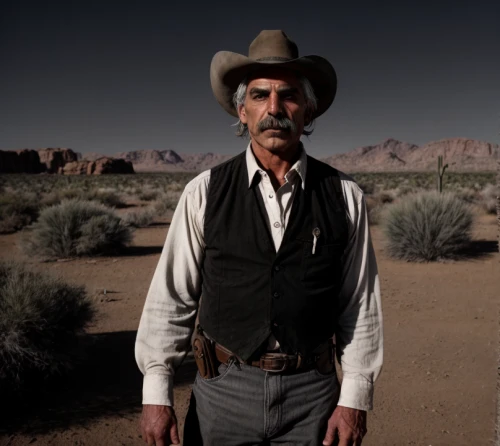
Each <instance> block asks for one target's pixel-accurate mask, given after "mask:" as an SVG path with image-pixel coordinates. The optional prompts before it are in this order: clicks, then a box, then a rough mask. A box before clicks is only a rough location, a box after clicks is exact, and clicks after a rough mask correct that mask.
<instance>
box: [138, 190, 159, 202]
mask: <svg viewBox="0 0 500 446" xmlns="http://www.w3.org/2000/svg"><path fill="white" fill-rule="evenodd" d="M159 194H160V193H159V192H158V191H157V190H153V189H144V190H139V191H138V193H137V198H139V200H141V201H153V200H156V199H157V198H158V195H159Z"/></svg>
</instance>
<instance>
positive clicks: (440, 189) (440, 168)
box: [438, 155, 448, 192]
mask: <svg viewBox="0 0 500 446" xmlns="http://www.w3.org/2000/svg"><path fill="white" fill-rule="evenodd" d="M447 167H448V164H445V165H444V167H443V156H442V155H439V156H438V192H443V176H444V172H445V170H446V168H447Z"/></svg>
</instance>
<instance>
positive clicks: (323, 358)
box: [215, 342, 334, 373]
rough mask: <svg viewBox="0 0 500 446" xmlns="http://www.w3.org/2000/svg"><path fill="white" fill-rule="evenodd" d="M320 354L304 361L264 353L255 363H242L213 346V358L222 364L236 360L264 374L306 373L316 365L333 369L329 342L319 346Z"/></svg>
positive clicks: (294, 357)
mask: <svg viewBox="0 0 500 446" xmlns="http://www.w3.org/2000/svg"><path fill="white" fill-rule="evenodd" d="M318 350H320V353H318V354H317V355H313V356H311V357H309V358H308V359H306V360H305V359H304V358H303V357H302V356H301V355H299V354H297V355H287V354H285V353H272V352H270V353H264V354H263V355H262V356H261V357H260V358H259V359H257V360H255V361H250V360H248V361H243V360H242V359H241V358H239V357H238V356H237V355H235V354H234V353H232V352H231V351H229V350H228V349H227V348H225V347H223V346H222V345H220V344H217V343H216V344H215V356H216V357H217V359H218V360H219V361H220V362H222V363H224V364H229V362H230V361H231V360H234V359H236V360H238V362H240V363H242V364H247V365H251V366H253V367H258V368H260V369H261V370H264V371H266V372H274V373H283V372H293V371H299V370H300V371H306V370H311V369H313V368H316V367H318V364H326V363H328V364H331V365H332V368H333V364H334V363H333V356H334V355H333V344H332V343H331V342H328V343H325V344H324V345H321V346H320V347H319V348H318Z"/></svg>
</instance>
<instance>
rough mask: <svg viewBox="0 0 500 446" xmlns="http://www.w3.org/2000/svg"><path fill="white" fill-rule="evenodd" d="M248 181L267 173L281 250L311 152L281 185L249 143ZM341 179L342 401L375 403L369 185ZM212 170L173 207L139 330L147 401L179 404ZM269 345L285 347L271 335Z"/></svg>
mask: <svg viewBox="0 0 500 446" xmlns="http://www.w3.org/2000/svg"><path fill="white" fill-rule="evenodd" d="M246 162H247V170H248V175H249V178H248V180H249V184H250V183H251V182H252V180H253V178H254V176H255V175H260V177H261V179H260V182H259V188H260V192H261V194H262V197H263V200H264V204H265V208H266V211H267V220H268V221H267V223H268V225H269V229H270V231H271V234H272V237H273V241H274V244H275V248H276V250H278V249H279V246H280V244H281V241H282V239H283V235H284V232H285V229H286V226H287V223H288V219H289V216H290V210H291V207H292V203H293V197H294V193H295V192H296V190H297V188H298V187H302V188H304V187H307V186H306V178H305V177H306V171H307V157H306V154H305V150H304V149H302V152H301V156H300V159H299V160H298V161H297V162H296V163H295V164H294V165H293V166H292V167H291V169H290V170H289V171H288V173H287V174H286V175H285V178H284V180H285V182H284V184H283V185H282V186H281V187H280V188H279V189H278V190H274V188H273V186H272V184H271V180H270V178H269V176H268V175H267V173H266V172H265V171H264V170H263V169H261V168H260V167H259V165H258V163H257V160H256V159H255V156H254V154H253V152H252V149H251V146H250V144H249V145H248V147H247V150H246ZM340 175H341V177H340V178H341V185H342V190H343V195H344V200H345V203H346V207H347V209H346V211H347V217H348V226H349V240H348V243H347V248H346V250H345V253H344V259H343V260H344V262H343V264H344V267H343V268H344V269H343V276H342V277H343V279H342V288H341V291H340V294H339V296H337V297H335V296H332V299H334V298H337V299H339V303H340V305H339V309H340V311H339V318H338V323H337V327H338V328H337V331H336V333H335V338H336V347H337V356H338V357H339V358H340V362H341V367H342V374H343V380H342V386H341V392H340V399H339V402H338V404H339V405H341V406H345V407H351V408H355V409H361V410H371V409H372V408H373V385H374V382H375V380H376V379H377V377H378V375H379V373H380V371H381V368H382V361H383V334H382V309H381V299H380V286H379V278H378V271H377V264H376V259H375V254H374V251H373V246H372V243H371V239H370V232H369V227H368V217H367V211H366V205H365V200H364V197H363V193H362V191H361V189H360V188H359V187H358V185H357V184H356V183H355V182H354V180H352V179H351V178H350V177H348V176H347V175H345V174H342V173H341V174H340ZM209 182H210V170H207V171H205V172H203V173H201V174H200V175H198V176H197V177H196V178H194V179H193V180H192V181H190V182H189V183H188V184H187V186H186V188H185V190H184V192H183V194H182V196H181V198H180V200H179V203H178V205H177V208H176V210H175V212H174V216H173V218H172V222H171V225H170V229H169V231H168V235H167V238H166V241H165V245H164V247H163V250H162V253H161V256H160V260H159V262H158V265H157V267H156V270H155V273H154V276H153V279H152V282H151V285H150V287H149V291H148V294H147V297H146V303H145V305H144V310H143V313H142V317H141V321H140V324H139V330H138V333H137V340H136V347H135V354H136V360H137V364H138V366H139V368H140V370H141V371H142V373H143V374H144V383H143V404H158V405H167V406H173V376H174V373H175V370H176V368H177V367H178V366H179V365H180V364H181V362H182V361H183V359H184V358H185V356H186V354H187V352H188V351H189V349H190V340H191V335H192V332H193V329H194V324H195V319H196V314H197V310H198V301H199V298H200V296H201V294H202V287H201V282H202V280H201V265H202V262H203V257H204V249H205V244H204V239H203V222H204V214H205V206H206V199H207V191H208V185H209ZM269 347H270V349H273V348H276V347H278V343H277V341H276V339H274V338H273V336H272V335H271V337H270V338H269Z"/></svg>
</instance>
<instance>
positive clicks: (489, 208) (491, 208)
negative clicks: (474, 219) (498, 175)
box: [480, 184, 500, 215]
mask: <svg viewBox="0 0 500 446" xmlns="http://www.w3.org/2000/svg"><path fill="white" fill-rule="evenodd" d="M499 188H500V185H499V186H495V185H493V184H488V185H487V186H486V187H485V188H484V189H483V190H482V191H481V192H480V195H481V198H482V204H483V208H484V210H485V211H486V212H487V213H488V214H492V215H495V214H496V213H497V197H498V196H499V195H500V191H499Z"/></svg>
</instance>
